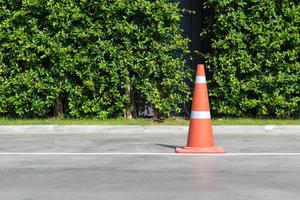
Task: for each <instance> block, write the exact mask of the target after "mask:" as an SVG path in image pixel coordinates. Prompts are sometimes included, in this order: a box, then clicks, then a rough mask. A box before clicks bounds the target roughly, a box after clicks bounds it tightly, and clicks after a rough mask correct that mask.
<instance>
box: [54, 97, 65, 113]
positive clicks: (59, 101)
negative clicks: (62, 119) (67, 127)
mask: <svg viewBox="0 0 300 200" xmlns="http://www.w3.org/2000/svg"><path fill="white" fill-rule="evenodd" d="M53 113H54V117H59V116H61V115H62V114H63V103H62V98H61V97H57V98H56V100H55V105H54V111H53Z"/></svg>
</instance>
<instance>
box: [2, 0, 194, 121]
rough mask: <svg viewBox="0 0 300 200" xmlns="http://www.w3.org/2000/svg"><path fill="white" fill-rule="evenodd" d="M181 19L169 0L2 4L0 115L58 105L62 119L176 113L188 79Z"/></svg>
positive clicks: (41, 111) (44, 111) (46, 111)
mask: <svg viewBox="0 0 300 200" xmlns="http://www.w3.org/2000/svg"><path fill="white" fill-rule="evenodd" d="M180 18H181V15H180V9H179V7H178V4H177V3H173V2H171V1H169V0H157V1H152V0H136V1H131V0H102V1H96V0H58V1H56V0H55V1H54V0H23V1H22V0H12V1H6V0H0V116H9V117H29V118H33V117H47V116H52V115H53V114H54V113H53V112H54V111H53V110H54V109H55V107H56V106H57V105H59V104H62V109H63V112H64V116H66V117H98V118H107V117H116V116H121V115H122V114H123V112H124V109H135V110H137V109H138V106H139V105H141V106H142V105H145V104H150V105H152V106H153V107H154V108H155V111H156V114H157V115H160V114H162V115H165V114H170V113H174V112H179V111H180V104H182V103H183V102H185V101H187V100H188V98H189V88H188V86H187V84H186V80H187V79H189V78H190V72H189V70H188V68H187V67H186V65H185V61H184V59H183V54H185V53H187V52H188V48H187V42H188V41H187V39H184V38H183V37H182V34H181V33H182V30H181V29H180V27H179V26H180V25H179V21H180ZM128 88H130V91H131V92H130V93H126V90H127V89H128ZM128 99H131V100H128ZM132 99H133V100H132Z"/></svg>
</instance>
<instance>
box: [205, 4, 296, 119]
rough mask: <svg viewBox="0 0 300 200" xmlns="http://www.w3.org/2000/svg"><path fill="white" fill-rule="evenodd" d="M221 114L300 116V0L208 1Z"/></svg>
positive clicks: (215, 99) (215, 101) (215, 105)
mask: <svg viewBox="0 0 300 200" xmlns="http://www.w3.org/2000/svg"><path fill="white" fill-rule="evenodd" d="M205 6H206V8H207V10H208V11H209V12H211V15H210V16H209V17H208V21H207V28H206V29H205V30H204V31H203V33H202V38H203V39H206V40H209V41H210V42H211V49H210V54H208V55H206V58H207V64H208V67H209V69H208V72H209V75H210V80H211V83H210V85H209V87H210V89H211V90H210V96H211V107H212V110H213V112H214V114H215V116H259V117H278V118H284V117H297V116H300V4H299V1H298V0H282V1H281V0H264V1H260V0H207V1H206V3H205Z"/></svg>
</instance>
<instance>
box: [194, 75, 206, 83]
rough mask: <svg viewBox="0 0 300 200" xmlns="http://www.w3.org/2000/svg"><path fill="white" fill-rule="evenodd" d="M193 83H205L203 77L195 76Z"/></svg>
mask: <svg viewBox="0 0 300 200" xmlns="http://www.w3.org/2000/svg"><path fill="white" fill-rule="evenodd" d="M195 83H206V78H205V76H196V80H195Z"/></svg>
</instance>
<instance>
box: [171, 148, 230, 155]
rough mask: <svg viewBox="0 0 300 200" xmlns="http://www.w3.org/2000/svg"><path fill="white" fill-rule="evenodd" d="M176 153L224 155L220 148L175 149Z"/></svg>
mask: <svg viewBox="0 0 300 200" xmlns="http://www.w3.org/2000/svg"><path fill="white" fill-rule="evenodd" d="M175 152H176V153H195V154H218V153H225V150H224V149H223V148H221V147H176V150H175Z"/></svg>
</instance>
